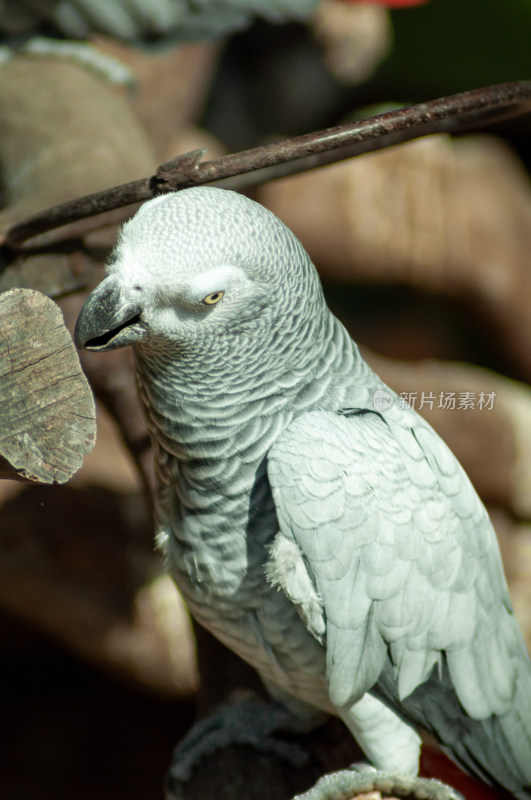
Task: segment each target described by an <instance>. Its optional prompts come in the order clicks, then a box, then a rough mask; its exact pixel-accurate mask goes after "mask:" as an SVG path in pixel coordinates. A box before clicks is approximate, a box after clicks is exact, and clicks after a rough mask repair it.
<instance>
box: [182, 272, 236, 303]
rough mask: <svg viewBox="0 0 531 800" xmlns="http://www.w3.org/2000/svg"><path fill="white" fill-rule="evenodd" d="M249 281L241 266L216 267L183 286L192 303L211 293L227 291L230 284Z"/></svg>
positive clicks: (187, 297)
mask: <svg viewBox="0 0 531 800" xmlns="http://www.w3.org/2000/svg"><path fill="white" fill-rule="evenodd" d="M248 283H250V281H249V278H248V277H247V276H246V274H245V272H244V271H243V270H242V269H240V268H239V267H230V266H227V267H215V269H210V270H208V272H202V273H201V274H200V275H196V276H194V277H193V278H192V279H191V280H190V281H188V283H187V285H186V287H183V296H184V297H185V298H186V300H188V301H189V302H191V303H200V302H201V301H202V300H203V298H204V297H206V296H207V295H209V294H213V293H214V292H226V291H227V289H228V288H229V287H230V286H235V285H237V284H239V285H244V284H248Z"/></svg>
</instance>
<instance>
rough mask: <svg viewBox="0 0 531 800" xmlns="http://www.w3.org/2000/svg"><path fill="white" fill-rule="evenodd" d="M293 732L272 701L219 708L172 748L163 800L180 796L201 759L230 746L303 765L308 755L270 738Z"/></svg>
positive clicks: (289, 721) (287, 714) (291, 720)
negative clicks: (280, 733) (244, 746)
mask: <svg viewBox="0 0 531 800" xmlns="http://www.w3.org/2000/svg"><path fill="white" fill-rule="evenodd" d="M295 729H296V724H295V721H294V717H293V715H292V714H290V712H289V711H287V710H286V709H284V708H282V706H280V705H278V704H276V703H273V702H267V701H263V700H254V699H253V700H244V701H239V702H237V703H234V704H232V705H226V706H221V707H220V708H219V709H218V710H217V711H215V712H214V713H213V714H211V715H209V716H208V717H206V718H205V719H202V720H199V721H198V722H196V723H195V725H193V726H192V728H191V729H190V730H189V731H188V733H187V734H186V736H185V737H184V738H183V739H182V740H181V741H180V742H179V744H178V745H177V747H176V748H175V750H174V753H173V758H172V764H171V767H170V769H169V771H168V775H167V778H166V800H178V798H179V797H181V788H182V787H183V786H184V784H186V782H187V781H188V780H189V779H190V778H191V776H192V773H193V771H194V769H195V768H196V767H197V766H198V765H199V764H200V762H201V761H202V759H203V758H204V757H205V756H208V755H211V754H212V753H214V752H216V751H217V750H222V749H224V748H226V747H230V746H231V745H242V744H243V745H249V746H251V747H253V748H254V749H255V750H259V751H261V752H263V753H271V754H272V755H275V756H277V757H278V758H280V759H282V760H283V761H287V762H288V763H290V764H291V765H293V766H296V767H301V766H304V764H305V763H307V761H308V758H309V756H308V754H307V753H306V752H305V751H304V750H303V748H302V747H300V746H299V745H297V744H294V743H293V742H288V741H286V740H285V739H281V738H280V737H279V738H276V737H275V736H274V734H275V733H276V732H277V731H286V732H290V731H291V732H293V731H294V730H295Z"/></svg>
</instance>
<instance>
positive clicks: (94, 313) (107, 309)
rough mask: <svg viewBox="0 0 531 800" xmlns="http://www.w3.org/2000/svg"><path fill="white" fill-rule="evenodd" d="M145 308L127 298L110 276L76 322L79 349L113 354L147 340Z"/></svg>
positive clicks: (92, 296)
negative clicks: (144, 322) (142, 315)
mask: <svg viewBox="0 0 531 800" xmlns="http://www.w3.org/2000/svg"><path fill="white" fill-rule="evenodd" d="M141 311H142V305H141V303H140V302H139V301H136V302H133V301H132V300H131V299H127V298H126V297H125V296H124V292H123V290H122V289H121V287H120V286H119V285H118V283H117V282H116V280H115V279H114V278H113V277H112V276H110V277H108V278H106V279H105V280H104V281H103V282H102V283H100V285H99V286H97V287H96V289H94V291H93V292H92V294H90V295H89V296H88V298H87V299H86V300H85V303H84V304H83V307H82V309H81V311H80V313H79V317H78V318H77V323H76V329H75V331H74V340H75V343H76V345H77V346H78V347H79V348H80V349H85V350H114V349H116V348H118V347H126V346H127V345H129V344H134V343H135V342H138V341H141V340H142V339H144V338H145V335H146V328H145V326H144V325H143V324H142V322H141V320H140V314H141Z"/></svg>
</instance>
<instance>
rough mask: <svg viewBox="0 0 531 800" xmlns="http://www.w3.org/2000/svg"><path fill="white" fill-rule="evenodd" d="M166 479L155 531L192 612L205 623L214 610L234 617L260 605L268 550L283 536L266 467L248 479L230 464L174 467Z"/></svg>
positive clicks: (171, 465) (170, 465)
mask: <svg viewBox="0 0 531 800" xmlns="http://www.w3.org/2000/svg"><path fill="white" fill-rule="evenodd" d="M166 471H167V473H168V474H167V475H166V476H165V477H166V480H165V481H164V484H163V486H164V488H163V489H162V490H161V491H160V492H159V498H158V499H159V503H158V524H157V527H158V530H159V536H160V535H161V533H162V537H161V538H162V539H164V540H165V543H166V544H165V550H166V556H167V559H168V565H169V567H170V571H171V573H172V575H173V577H174V579H175V581H176V583H177V584H178V586H179V588H180V590H181V592H182V593H183V595H184V596H185V597H186V599H187V601H188V603H189V605H190V607H191V610H192V611H193V612H195V613H197V615H198V616H203V614H204V613H206V612H207V611H208V609H210V608H215V610H216V613H219V612H222V613H224V614H225V615H229V616H232V615H235V614H236V615H237V614H239V613H241V611H242V610H243V609H244V608H247V607H252V606H254V605H256V604H257V603H260V599H259V596H260V595H262V594H263V593H264V592H266V591H267V583H266V580H265V573H264V567H265V564H266V561H267V559H268V557H269V545H270V543H271V542H272V540H273V538H274V536H275V534H276V532H277V530H278V522H277V517H276V512H275V509H274V504H273V499H272V496H271V492H270V489H269V484H268V481H267V475H266V470H265V462H263V463H261V464H259V465H258V466H256V467H254V468H253V469H252V470H247V471H246V470H244V469H243V467H240V468H238V465H237V464H236V465H235V464H234V463H232V462H230V461H227V462H220V463H219V464H217V465H213V464H212V463H209V464H204V465H201V464H195V465H192V466H189V465H183V464H182V463H177V462H171V461H170V462H169V463H168V464H167V470H166ZM231 473H232V480H231V481H225V480H224V479H223V478H224V476H225V475H227V474H231ZM246 473H247V474H246Z"/></svg>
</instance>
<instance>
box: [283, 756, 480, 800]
mask: <svg viewBox="0 0 531 800" xmlns="http://www.w3.org/2000/svg"><path fill="white" fill-rule="evenodd" d="M369 792H381V793H382V795H383V797H391V796H392V797H408V798H416V799H417V800H465V799H464V797H463V795H461V794H460V793H459V792H457V791H456V790H455V789H452V788H451V787H450V786H446V785H445V784H444V783H441V782H440V781H437V780H434V779H431V778H419V777H418V776H416V775H396V774H392V773H389V772H384V771H382V770H377V769H375V768H374V767H372V766H370V765H369V764H353V765H352V766H351V767H350V768H349V769H343V770H340V771H339V772H332V773H330V774H329V775H324V776H323V777H322V778H320V779H319V780H318V781H317V783H316V784H315V786H312V788H311V789H308V791H307V792H304V793H303V794H298V795H297V796H296V797H294V798H293V800H353V799H354V798H355V797H356V796H357V795H360V794H367V793H369Z"/></svg>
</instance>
